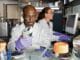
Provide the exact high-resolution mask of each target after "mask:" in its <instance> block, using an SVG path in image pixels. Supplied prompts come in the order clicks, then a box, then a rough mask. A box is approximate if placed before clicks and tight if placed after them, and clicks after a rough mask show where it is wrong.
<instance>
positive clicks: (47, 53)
mask: <svg viewBox="0 0 80 60" xmlns="http://www.w3.org/2000/svg"><path fill="white" fill-rule="evenodd" d="M45 49H46V48H45V47H40V49H35V50H36V51H41V52H42V53H43V51H44V50H45ZM43 57H53V53H52V52H51V51H50V50H47V51H46V52H45V53H44V54H43Z"/></svg>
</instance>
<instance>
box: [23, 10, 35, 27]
mask: <svg viewBox="0 0 80 60" xmlns="http://www.w3.org/2000/svg"><path fill="white" fill-rule="evenodd" d="M23 14H24V24H25V25H26V26H33V25H34V23H35V22H36V11H35V10H29V11H26V10H25V11H24V12H23Z"/></svg>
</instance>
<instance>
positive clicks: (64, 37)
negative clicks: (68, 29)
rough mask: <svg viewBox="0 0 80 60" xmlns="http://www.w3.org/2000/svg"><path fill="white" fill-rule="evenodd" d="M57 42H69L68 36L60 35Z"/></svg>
mask: <svg viewBox="0 0 80 60" xmlns="http://www.w3.org/2000/svg"><path fill="white" fill-rule="evenodd" d="M59 40H67V41H69V40H70V36H67V35H61V36H60V38H59Z"/></svg>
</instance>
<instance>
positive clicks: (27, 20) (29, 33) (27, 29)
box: [8, 5, 40, 51]
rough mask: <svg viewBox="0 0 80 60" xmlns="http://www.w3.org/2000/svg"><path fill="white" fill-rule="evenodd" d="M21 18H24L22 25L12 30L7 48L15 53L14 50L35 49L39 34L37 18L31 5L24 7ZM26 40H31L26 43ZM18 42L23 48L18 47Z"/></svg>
mask: <svg viewBox="0 0 80 60" xmlns="http://www.w3.org/2000/svg"><path fill="white" fill-rule="evenodd" d="M23 18H24V23H22V24H21V25H18V26H16V27H14V28H13V29H12V33H11V39H10V42H9V44H8V48H10V49H11V50H12V51H15V48H16V49H18V50H20V49H24V48H30V47H34V48H35V47H36V48H37V46H38V45H37V44H38V39H39V33H40V32H39V27H38V24H37V23H36V18H37V11H36V9H35V8H34V7H33V6H32V5H27V6H25V7H24V8H23ZM26 38H28V40H29V39H30V38H32V39H30V41H28V42H27V41H26ZM18 42H21V43H22V44H24V45H23V47H24V46H25V47H24V48H22V47H19V46H20V43H18ZM28 43H29V44H28ZM17 44H18V45H19V46H18V45H17ZM26 45H27V46H26ZM28 46H29V47H28ZM38 47H39V46H38Z"/></svg>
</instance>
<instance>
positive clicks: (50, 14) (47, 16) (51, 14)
mask: <svg viewBox="0 0 80 60" xmlns="http://www.w3.org/2000/svg"><path fill="white" fill-rule="evenodd" d="M53 14H54V13H53V11H52V9H49V10H48V12H47V13H46V14H45V17H46V18H47V19H48V20H52V19H53Z"/></svg>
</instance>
